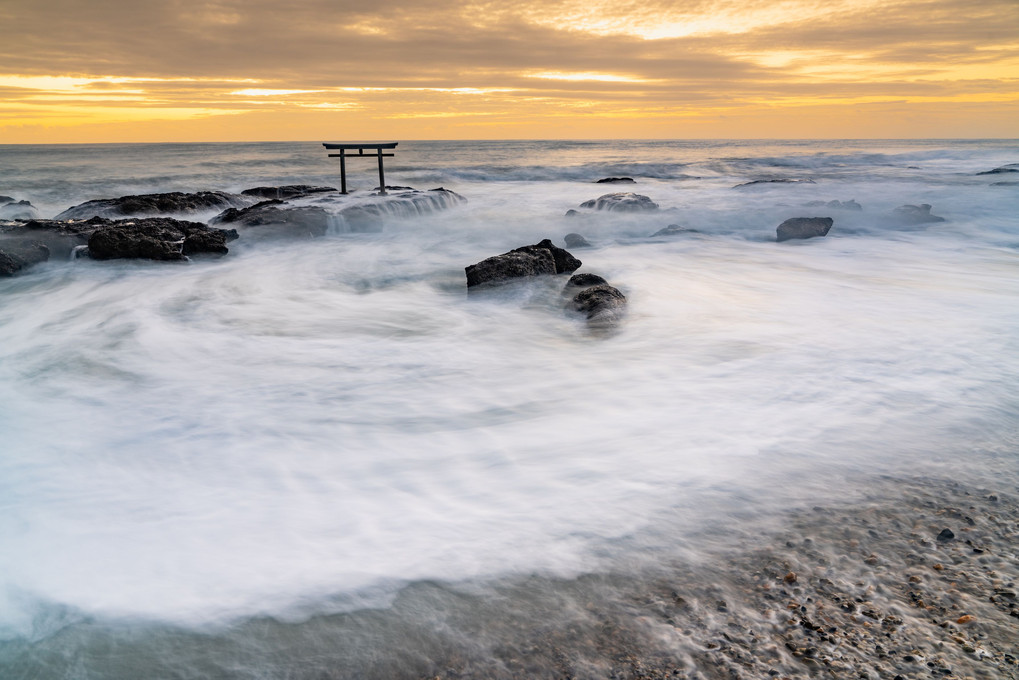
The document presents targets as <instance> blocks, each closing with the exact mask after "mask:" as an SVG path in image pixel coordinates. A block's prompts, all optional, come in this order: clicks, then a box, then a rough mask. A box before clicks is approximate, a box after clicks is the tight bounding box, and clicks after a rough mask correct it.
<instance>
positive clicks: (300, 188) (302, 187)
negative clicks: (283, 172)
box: [241, 184, 337, 201]
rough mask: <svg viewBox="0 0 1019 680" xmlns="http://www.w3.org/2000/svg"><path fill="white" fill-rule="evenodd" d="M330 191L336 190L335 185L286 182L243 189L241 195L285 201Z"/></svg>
mask: <svg viewBox="0 0 1019 680" xmlns="http://www.w3.org/2000/svg"><path fill="white" fill-rule="evenodd" d="M330 191H337V189H336V188H335V187H316V186H311V185H309V184H287V185H285V186H281V187H254V188H253V189H245V190H244V191H242V192H241V195H242V196H253V197H256V198H260V199H266V198H269V199H277V200H281V201H285V200H287V199H289V198H298V197H300V196H307V195H308V194H321V193H327V192H330Z"/></svg>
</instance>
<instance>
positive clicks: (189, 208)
mask: <svg viewBox="0 0 1019 680" xmlns="http://www.w3.org/2000/svg"><path fill="white" fill-rule="evenodd" d="M253 200H254V198H252V197H247V196H237V195H234V194H227V193H224V192H222V191H199V192H198V193H195V194H185V193H181V192H179V191H175V192H171V193H166V194H141V195H138V196H121V197H120V198H103V199H96V200H93V201H86V202H84V203H81V204H80V205H76V206H73V207H71V208H68V209H67V210H65V211H64V212H62V213H60V214H59V215H57V217H56V219H58V220H80V219H88V218H90V217H111V218H117V217H144V216H149V215H194V214H196V213H203V212H212V211H214V210H220V211H222V210H225V209H227V208H243V207H246V206H249V205H251V203H252V201H253Z"/></svg>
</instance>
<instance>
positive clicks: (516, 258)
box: [464, 239, 581, 290]
mask: <svg viewBox="0 0 1019 680" xmlns="http://www.w3.org/2000/svg"><path fill="white" fill-rule="evenodd" d="M580 265H581V262H580V260H578V259H577V258H575V257H573V255H571V254H570V253H569V251H566V250H564V249H562V248H559V247H557V246H556V245H554V244H553V243H552V241H550V240H549V239H545V240H543V241H541V242H540V243H538V244H535V245H533V246H523V247H522V248H516V249H514V250H511V251H509V252H508V253H503V254H502V255H495V256H493V257H489V258H487V259H484V260H482V261H481V262H478V263H476V264H472V265H469V266H467V267H465V268H464V271H465V272H466V274H467V289H468V290H470V289H471V288H474V287H476V286H483V287H492V286H499V285H503V284H505V283H509V282H510V281H512V280H514V279H519V278H524V277H531V276H541V275H543V274H568V273H571V272H574V271H576V270H577V269H579V268H580Z"/></svg>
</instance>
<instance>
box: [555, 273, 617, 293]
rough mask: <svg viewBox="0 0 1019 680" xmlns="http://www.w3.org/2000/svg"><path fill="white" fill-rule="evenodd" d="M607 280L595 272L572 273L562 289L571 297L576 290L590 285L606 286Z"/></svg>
mask: <svg viewBox="0 0 1019 680" xmlns="http://www.w3.org/2000/svg"><path fill="white" fill-rule="evenodd" d="M608 283H609V282H608V281H606V280H605V279H603V278H602V277H600V276H598V275H597V274H588V273H586V272H585V273H583V274H574V275H573V276H571V277H570V280H569V281H567V282H566V286H565V287H564V288H563V291H564V292H565V293H567V294H569V295H570V296H571V297H572V296H574V295H575V294H576V292H577V291H579V290H582V289H584V288H590V287H592V286H607V285H608Z"/></svg>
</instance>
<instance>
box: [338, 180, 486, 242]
mask: <svg viewBox="0 0 1019 680" xmlns="http://www.w3.org/2000/svg"><path fill="white" fill-rule="evenodd" d="M387 190H391V191H395V192H397V193H391V194H387V195H385V196H375V197H373V198H372V200H371V202H369V203H361V204H358V205H352V206H349V207H347V208H344V209H342V210H340V211H339V217H340V219H341V221H342V223H343V225H344V226H345V227H346V229H347V230H348V231H354V232H364V231H381V230H382V226H383V222H384V219H385V218H386V217H398V218H401V217H417V216H419V215H427V214H429V213H433V212H438V211H440V210H446V209H448V208H452V207H453V206H456V205H459V204H461V203H466V202H467V199H466V198H464V197H463V196H461V195H460V194H458V193H456V192H455V191H450V190H449V189H446V188H443V187H439V188H437V189H429V190H427V191H419V190H417V189H411V188H410V187H387Z"/></svg>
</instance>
